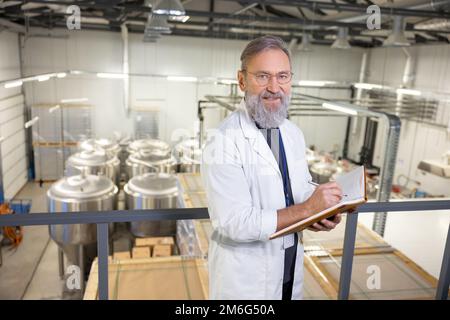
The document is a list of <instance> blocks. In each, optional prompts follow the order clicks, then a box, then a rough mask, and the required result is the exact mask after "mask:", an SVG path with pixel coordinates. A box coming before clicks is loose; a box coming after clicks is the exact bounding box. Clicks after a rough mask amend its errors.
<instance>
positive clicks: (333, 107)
mask: <svg viewBox="0 0 450 320" xmlns="http://www.w3.org/2000/svg"><path fill="white" fill-rule="evenodd" d="M322 107H324V108H326V109H330V110H334V111H339V112H343V113H347V114H350V115H352V116H356V115H357V114H358V112H357V111H356V110H352V109H349V108H346V107H342V106H338V105H336V104H333V103H328V102H324V103H322Z"/></svg>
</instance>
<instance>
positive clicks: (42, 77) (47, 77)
mask: <svg viewBox="0 0 450 320" xmlns="http://www.w3.org/2000/svg"><path fill="white" fill-rule="evenodd" d="M49 79H50V76H47V75H44V76H38V77H37V81H39V82H43V81H47V80H49Z"/></svg>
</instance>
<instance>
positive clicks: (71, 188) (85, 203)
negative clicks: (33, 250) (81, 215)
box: [47, 175, 118, 274]
mask: <svg viewBox="0 0 450 320" xmlns="http://www.w3.org/2000/svg"><path fill="white" fill-rule="evenodd" d="M117 193H118V188H117V186H116V185H115V184H114V183H113V182H112V181H111V180H110V179H109V178H107V177H104V176H97V175H76V176H70V177H64V178H62V179H60V180H58V181H57V182H55V183H54V184H53V185H52V186H51V187H50V189H49V190H48V191H47V207H48V211H49V212H58V213H59V212H61V213H64V214H70V213H71V212H79V211H90V212H92V214H95V212H98V211H105V210H115V209H116V203H117V201H116V197H117ZM109 227H110V232H112V231H113V229H112V228H113V226H112V224H110V226H109ZM49 233H50V237H51V238H52V239H53V240H54V241H55V242H56V243H57V244H58V246H60V247H61V249H62V250H63V252H64V253H65V255H66V256H67V259H68V260H69V264H74V265H78V266H80V268H81V270H82V271H83V272H84V274H85V273H86V271H88V270H89V266H90V264H91V263H92V261H93V259H94V258H95V257H96V255H97V227H96V225H95V224H70V225H50V226H49ZM82 274H83V273H82Z"/></svg>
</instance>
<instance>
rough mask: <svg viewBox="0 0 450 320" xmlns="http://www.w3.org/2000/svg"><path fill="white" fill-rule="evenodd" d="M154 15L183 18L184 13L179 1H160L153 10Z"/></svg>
mask: <svg viewBox="0 0 450 320" xmlns="http://www.w3.org/2000/svg"><path fill="white" fill-rule="evenodd" d="M153 13H155V14H164V15H168V16H184V15H186V11H185V10H184V7H183V5H182V4H181V2H180V0H162V1H160V2H159V3H158V4H157V5H156V6H155V8H154V9H153Z"/></svg>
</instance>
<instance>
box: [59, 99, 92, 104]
mask: <svg viewBox="0 0 450 320" xmlns="http://www.w3.org/2000/svg"><path fill="white" fill-rule="evenodd" d="M86 101H89V99H88V98H75V99H62V100H61V103H74V102H86Z"/></svg>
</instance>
